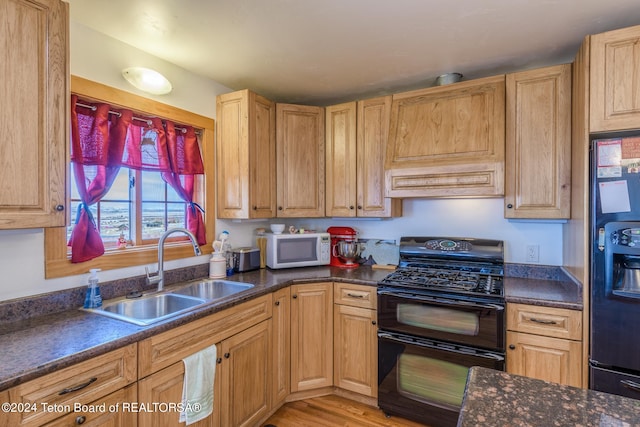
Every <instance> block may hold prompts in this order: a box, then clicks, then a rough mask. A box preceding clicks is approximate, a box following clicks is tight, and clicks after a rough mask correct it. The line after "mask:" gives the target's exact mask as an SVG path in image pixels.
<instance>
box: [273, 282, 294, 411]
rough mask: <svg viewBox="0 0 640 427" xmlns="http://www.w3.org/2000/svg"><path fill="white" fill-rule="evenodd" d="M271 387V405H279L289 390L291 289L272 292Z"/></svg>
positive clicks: (274, 406)
mask: <svg viewBox="0 0 640 427" xmlns="http://www.w3.org/2000/svg"><path fill="white" fill-rule="evenodd" d="M273 305H274V307H273V317H272V322H273V341H272V346H273V375H272V380H273V387H272V392H271V393H272V402H271V407H272V408H276V407H279V406H280V404H281V403H282V402H283V401H284V399H285V398H286V397H287V396H288V395H289V391H290V390H291V333H290V330H291V322H290V319H291V289H290V288H289V287H287V288H284V289H280V290H278V291H276V292H274V293H273Z"/></svg>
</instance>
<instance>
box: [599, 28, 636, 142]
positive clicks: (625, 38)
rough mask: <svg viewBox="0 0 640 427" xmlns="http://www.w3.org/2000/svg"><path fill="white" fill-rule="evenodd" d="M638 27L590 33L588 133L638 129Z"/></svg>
mask: <svg viewBox="0 0 640 427" xmlns="http://www.w3.org/2000/svg"><path fill="white" fill-rule="evenodd" d="M638 63H640V26H635V27H629V28H623V29H621V30H615V31H609V32H606V33H602V34H596V35H594V36H591V78H590V80H591V84H590V92H591V100H590V126H589V127H590V130H591V132H605V131H616V130H623V129H637V128H640V84H638V82H639V81H640V67H638Z"/></svg>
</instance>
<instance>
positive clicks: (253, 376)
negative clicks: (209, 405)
mask: <svg viewBox="0 0 640 427" xmlns="http://www.w3.org/2000/svg"><path fill="white" fill-rule="evenodd" d="M216 347H217V361H212V363H216V376H215V384H214V398H213V402H214V408H213V414H211V416H210V417H208V418H207V419H204V420H201V421H199V422H197V423H195V424H192V425H195V426H197V427H207V426H232V427H238V426H252V425H254V424H256V422H258V421H259V420H260V419H262V418H263V417H264V416H265V415H266V414H267V413H268V412H269V410H270V409H271V401H270V395H271V380H270V375H271V364H272V359H271V357H272V356H271V319H267V320H264V321H262V322H261V323H259V324H257V325H255V326H252V327H251V328H249V329H247V330H245V331H242V332H240V333H238V334H236V335H233V336H232V337H230V338H227V339H226V340H224V341H222V342H221V343H220V344H217V346H216ZM183 381H184V363H183V362H182V361H180V362H176V363H174V364H173V365H171V366H169V367H168V368H165V369H163V370H161V371H159V372H156V373H154V374H153V375H150V376H149V377H147V378H143V379H141V380H140V381H139V382H138V387H139V388H138V390H139V400H140V402H143V403H147V404H151V405H152V404H153V402H164V403H168V402H181V401H182V384H183ZM138 421H139V423H138V425H139V426H140V427H156V426H167V427H169V426H182V425H184V424H182V423H180V422H179V413H178V412H171V411H169V412H158V411H154V412H150V413H140V415H139V419H138Z"/></svg>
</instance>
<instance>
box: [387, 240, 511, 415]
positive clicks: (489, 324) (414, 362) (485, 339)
mask: <svg viewBox="0 0 640 427" xmlns="http://www.w3.org/2000/svg"><path fill="white" fill-rule="evenodd" d="M503 247H504V245H503V242H502V241H497V240H485V239H469V238H443V237H402V238H401V240H400V263H399V266H398V268H397V270H396V271H395V272H393V273H391V274H389V275H388V276H387V277H386V278H385V279H384V280H382V281H381V282H380V283H379V284H378V328H379V329H378V405H379V406H380V408H381V409H382V410H383V411H384V412H385V413H386V414H388V415H398V416H402V417H405V418H408V419H413V420H416V421H418V422H422V423H425V424H428V425H430V426H433V427H439V426H455V425H456V423H457V420H458V414H459V411H460V406H461V403H462V397H463V395H464V388H465V384H466V379H467V373H468V371H469V368H470V367H472V366H483V367H487V368H493V369H497V370H504V366H505V359H504V356H505V354H504V351H505V303H504V292H503V272H504V250H503Z"/></svg>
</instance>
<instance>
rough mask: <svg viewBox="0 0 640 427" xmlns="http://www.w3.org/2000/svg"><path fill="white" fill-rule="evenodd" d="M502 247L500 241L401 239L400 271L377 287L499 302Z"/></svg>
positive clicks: (501, 288)
mask: <svg viewBox="0 0 640 427" xmlns="http://www.w3.org/2000/svg"><path fill="white" fill-rule="evenodd" d="M503 246H504V244H503V242H502V241H500V240H487V239H471V238H448V237H403V238H401V240H400V264H399V267H398V269H397V270H396V271H395V272H393V273H391V274H389V275H388V276H387V277H386V278H384V279H383V280H382V281H381V282H380V285H382V286H392V287H395V288H406V289H414V290H423V291H431V292H446V293H448V294H460V295H463V294H467V295H474V296H483V297H490V298H502V297H503V295H504V291H503V286H502V277H503V271H504V256H503Z"/></svg>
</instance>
